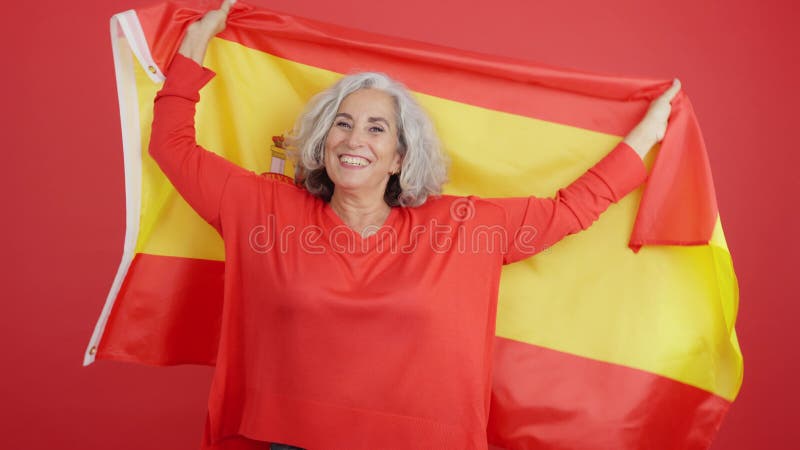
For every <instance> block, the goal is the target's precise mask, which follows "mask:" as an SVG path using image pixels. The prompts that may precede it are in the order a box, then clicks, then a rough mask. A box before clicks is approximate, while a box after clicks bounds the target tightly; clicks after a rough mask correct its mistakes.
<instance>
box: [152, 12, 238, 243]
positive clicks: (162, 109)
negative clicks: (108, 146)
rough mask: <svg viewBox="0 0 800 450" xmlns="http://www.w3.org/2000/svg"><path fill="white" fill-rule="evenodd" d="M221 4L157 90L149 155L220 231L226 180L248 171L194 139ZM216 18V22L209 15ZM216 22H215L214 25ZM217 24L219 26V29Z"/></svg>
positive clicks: (196, 27)
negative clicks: (210, 43)
mask: <svg viewBox="0 0 800 450" xmlns="http://www.w3.org/2000/svg"><path fill="white" fill-rule="evenodd" d="M229 7H230V6H229V5H228V3H227V1H226V2H225V3H224V4H223V8H224V9H223V8H221V9H220V10H215V11H212V12H210V13H207V14H206V15H205V16H204V17H203V19H201V20H200V21H198V22H195V23H193V24H192V25H191V26H189V29H188V30H187V33H186V36H185V38H184V40H183V42H182V43H181V47H180V50H179V53H178V54H177V55H175V58H174V59H173V61H172V63H171V64H170V66H169V68H168V69H167V71H166V77H167V80H166V82H165V83H164V87H163V88H162V89H161V90H160V91H159V92H158V94H157V95H156V98H155V103H154V108H153V125H152V133H151V136H150V148H149V151H150V155H151V156H152V157H153V159H154V160H155V161H156V162H157V163H158V165H159V166H160V167H161V170H163V171H164V173H165V174H166V176H167V178H169V180H170V181H171V182H172V184H173V185H174V186H175V188H176V189H177V190H178V192H179V193H180V194H181V195H182V196H183V198H184V199H186V201H187V202H188V203H189V205H190V206H191V207H192V208H193V209H194V210H195V211H197V213H198V214H200V216H201V217H203V219H205V220H206V221H207V222H208V223H210V224H211V225H212V226H214V227H215V228H216V229H217V231H220V219H219V209H220V203H221V201H222V197H223V193H224V190H225V186H226V184H227V182H228V179H229V178H230V177H231V176H232V175H235V174H250V172H248V171H246V170H245V169H243V168H241V167H239V166H237V165H235V164H233V163H231V162H230V161H227V160H226V159H224V158H222V157H221V156H219V155H217V154H215V153H212V152H210V151H208V150H206V149H204V148H202V147H200V146H199V145H197V141H196V139H195V128H194V115H195V106H196V104H197V102H198V101H199V100H200V94H199V91H200V88H202V87H203V86H204V85H205V84H206V83H208V82H209V81H210V80H211V79H212V78H213V77H214V72H212V71H211V70H209V69H206V68H203V67H202V61H203V57H204V55H205V50H206V47H207V45H208V41H209V40H210V39H211V37H213V36H214V35H215V34H216V33H217V32H218V31H219V30H220V29H221V28H219V26H220V25H219V21H220V20H221V24H222V25H221V26H222V27H223V28H224V23H225V22H224V21H225V18H226V17H227V8H229ZM209 17H210V18H211V19H214V20H213V22H210V21H207V18H209ZM212 25H213V26H212ZM218 28H219V29H218Z"/></svg>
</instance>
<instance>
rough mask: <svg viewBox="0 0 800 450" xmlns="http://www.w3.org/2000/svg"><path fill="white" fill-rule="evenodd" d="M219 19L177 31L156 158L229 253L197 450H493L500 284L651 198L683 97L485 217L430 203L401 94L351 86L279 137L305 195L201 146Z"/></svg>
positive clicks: (332, 93)
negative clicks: (653, 173)
mask: <svg viewBox="0 0 800 450" xmlns="http://www.w3.org/2000/svg"><path fill="white" fill-rule="evenodd" d="M229 9H230V3H229V2H228V1H226V2H224V3H223V5H222V7H221V8H220V9H219V10H215V11H211V12H209V13H207V14H206V15H205V16H204V17H203V18H202V19H201V20H199V21H198V22H195V23H193V24H192V25H191V26H190V27H189V28H188V30H187V33H186V35H185V37H184V40H183V42H182V43H181V46H180V48H179V52H178V55H176V57H175V59H174V60H173V62H172V64H171V65H170V67H169V69H168V70H167V81H166V83H165V84H164V87H163V88H162V90H161V91H160V92H159V93H158V95H157V96H156V100H155V107H154V118H153V126H152V136H151V142H150V153H151V155H152V156H153V158H154V159H155V160H156V161H157V162H158V164H159V165H160V166H161V168H162V170H163V171H164V172H165V174H166V175H167V176H168V177H169V179H170V180H171V181H172V183H173V185H175V187H176V189H178V191H179V192H180V193H181V195H183V196H184V198H185V199H186V200H187V202H188V203H189V204H190V205H191V206H192V207H193V208H194V209H195V210H196V211H197V212H198V213H199V214H200V215H201V216H202V217H203V218H204V219H205V220H206V221H208V222H209V223H210V224H211V225H212V226H214V227H215V228H216V229H217V231H218V232H219V233H220V234H221V235H222V237H223V240H224V243H225V254H226V268H225V298H224V310H223V317H222V329H221V338H220V345H219V351H218V359H217V364H216V372H215V375H214V380H213V383H212V388H211V393H210V397H209V414H208V416H207V422H206V428H205V432H204V436H203V443H202V445H203V448H213V449H263V448H269V446H270V445H271V444H268V443H276V442H281V443H285V444H286V445H293V446H300V447H302V448H311V449H395V448H397V449H401V448H402V449H406V448H421V449H459V450H462V449H486V448H487V442H486V434H485V433H486V424H487V418H488V413H489V411H488V409H489V398H490V388H491V375H492V372H491V370H492V364H491V361H492V342H493V337H494V331H495V316H496V306H497V293H498V286H499V278H500V270H501V267H502V265H503V264H510V263H513V262H516V261H519V260H521V259H524V258H526V257H529V256H531V255H533V254H535V253H537V252H538V251H541V250H542V249H544V248H547V247H549V246H550V245H552V244H553V243H555V242H557V241H558V240H560V239H561V238H562V237H564V236H566V235H568V234H571V233H575V232H578V231H580V230H581V229H585V228H586V227H588V226H589V225H591V223H592V222H593V221H594V220H596V219H597V217H598V216H599V214H600V213H602V211H604V210H605V209H606V208H607V207H608V205H609V204H610V203H612V202H616V201H618V200H619V199H620V198H622V197H623V196H624V195H626V194H627V193H628V192H630V191H631V190H633V189H634V188H636V187H637V186H638V185H639V184H641V183H642V182H643V181H644V179H645V177H646V171H645V168H644V165H643V164H642V161H641V157H644V155H645V154H646V153H647V151H648V150H649V149H650V148H651V147H652V146H653V145H655V144H656V143H657V142H658V141H659V140H660V139H661V138H662V137H663V135H664V132H665V130H666V124H667V119H668V117H669V114H670V104H669V102H670V100H671V99H672V98H673V97H674V95H675V94H676V93H677V91H678V90H679V88H680V84H679V83H678V81H677V80H676V81H675V83H674V85H673V86H672V87H671V88H670V89H669V90H668V91H667V92H666V93H665V94H664V95H663V96H661V97H660V98H658V99H657V100H655V101H654V102H653V103H652V105H651V107H650V109H649V110H648V112H647V114H646V116H645V117H644V118H643V119H642V121H641V122H640V123H639V124H638V125H637V126H636V127H635V128H634V129H633V130H632V131H631V132H630V134H629V135H628V136H626V137H625V139H624V141H623V142H621V143H620V145H618V146H617V148H615V149H614V150H613V151H612V152H611V153H609V154H608V155H607V156H606V157H605V158H603V159H602V160H601V161H600V162H598V163H597V164H596V165H595V166H594V167H592V168H591V169H590V170H589V171H587V172H586V173H585V174H584V175H583V176H581V177H580V178H579V179H578V180H576V181H575V182H574V183H572V184H571V185H570V186H568V187H567V188H564V189H562V190H560V191H559V192H558V194H557V196H556V197H555V198H552V199H544V198H535V197H529V198H506V199H481V198H476V197H456V196H447V195H439V193H440V191H441V185H442V184H443V182H444V179H445V169H444V158H443V157H442V155H441V153H440V152H439V148H438V144H437V142H436V137H435V134H434V133H433V127H432V126H431V125H430V122H429V120H428V119H427V118H426V117H425V115H424V113H423V112H422V110H421V109H420V108H419V106H418V105H417V104H416V103H415V102H414V101H413V99H412V98H411V96H410V95H409V94H408V93H407V92H406V91H405V90H404V89H402V87H401V86H400V85H398V84H397V83H395V82H393V81H392V80H390V79H388V78H387V77H385V76H382V75H379V74H357V75H353V76H349V77H345V78H343V79H342V80H341V81H339V82H337V83H336V85H334V86H333V87H332V88H330V89H329V90H327V91H325V92H323V93H321V94H319V95H318V96H317V97H315V98H314V99H313V100H312V101H311V103H310V104H309V107H308V109H307V110H306V112H305V113H304V114H303V115H302V116H301V118H300V119H299V120H298V122H297V125H296V127H295V129H294V132H293V135H292V136H291V139H290V142H291V145H292V147H293V148H294V150H296V152H297V165H298V167H299V169H300V170H299V173H300V176H299V177H298V180H297V181H298V182H302V183H298V184H302V185H303V187H300V186H296V185H293V184H290V183H283V182H280V181H276V180H274V179H269V178H265V177H261V176H258V175H256V174H253V173H251V172H248V171H246V170H244V169H242V168H240V167H237V166H235V165H233V164H231V163H229V162H228V161H226V160H224V159H223V158H220V157H219V156H217V155H215V154H213V153H211V152H208V151H206V150H204V149H202V148H201V147H199V146H197V144H196V141H195V134H194V125H193V116H194V111H195V104H196V103H197V102H198V101H199V94H198V92H199V90H200V88H201V87H202V86H203V85H204V84H205V83H207V82H208V81H209V80H210V79H211V78H212V77H213V76H214V74H213V72H211V71H210V70H208V69H205V68H203V67H202V62H203V57H204V55H205V50H206V47H207V44H208V42H209V40H210V39H211V37H213V36H214V35H215V34H216V33H218V32H219V31H221V30H222V29H223V28H224V27H225V20H226V18H227V14H228V11H229ZM277 445H278V444H275V447H273V448H280V447H277Z"/></svg>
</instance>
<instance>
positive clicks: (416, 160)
mask: <svg viewBox="0 0 800 450" xmlns="http://www.w3.org/2000/svg"><path fill="white" fill-rule="evenodd" d="M359 89H379V90H381V91H383V92H386V93H387V94H389V95H390V96H391V97H392V98H393V99H394V102H395V110H396V111H397V117H396V122H397V134H398V136H397V138H398V143H399V144H398V148H397V151H398V152H399V153H400V156H401V157H402V159H403V162H402V165H401V167H400V172H399V173H398V174H394V175H391V176H390V178H389V182H388V184H387V185H386V192H385V194H384V200H385V201H386V203H387V204H388V205H389V206H419V205H422V204H423V203H425V200H427V198H428V196H429V195H439V194H441V192H442V185H443V184H444V183H445V182H446V181H447V164H448V161H447V157H446V156H445V155H444V153H443V152H442V150H441V148H440V144H439V139H438V137H437V136H436V131H435V130H434V127H433V123H432V122H431V120H430V118H429V117H428V115H427V114H426V113H425V111H424V110H423V109H422V107H421V106H420V105H419V104H418V103H417V101H416V100H414V98H413V97H412V96H411V94H410V93H409V91H408V89H406V87H405V86H403V85H402V84H401V83H399V82H397V81H395V80H393V79H391V78H389V77H388V76H387V75H385V74H382V73H376V72H362V73H357V74H353V75H348V76H346V77H344V78H342V79H340V80H339V81H338V82H336V83H335V84H334V85H333V86H331V87H330V88H328V89H326V90H324V91H322V92H320V93H319V94H317V95H316V96H314V98H312V99H311V101H309V103H308V106H306V109H305V111H304V112H303V114H302V115H301V116H300V117H299V118H298V119H297V122H295V125H294V129H293V130H292V132H291V133H290V134H289V136H288V139H287V141H288V144H289V149H290V150H291V152H290V154H291V155H292V157H293V159H294V163H295V169H296V172H295V182H296V183H298V184H303V185H304V186H305V188H306V189H307V190H308V191H309V192H310V193H311V194H313V195H316V196H317V197H320V198H322V199H323V200H325V201H330V199H331V196H332V195H333V188H334V186H333V182H332V181H331V179H330V178H329V177H328V174H327V172H326V170H325V165H324V160H323V151H324V149H325V139H326V138H327V136H328V131H329V129H330V127H331V126H332V124H333V121H334V118H335V116H336V113H337V112H338V110H339V105H340V104H341V103H342V100H344V98H345V97H347V96H348V95H350V94H352V93H353V92H355V91H357V90H359Z"/></svg>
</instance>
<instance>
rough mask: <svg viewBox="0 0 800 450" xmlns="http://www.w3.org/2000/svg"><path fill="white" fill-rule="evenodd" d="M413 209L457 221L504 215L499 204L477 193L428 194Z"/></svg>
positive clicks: (494, 217)
mask: <svg viewBox="0 0 800 450" xmlns="http://www.w3.org/2000/svg"><path fill="white" fill-rule="evenodd" d="M415 209H417V211H418V212H419V213H420V214H423V215H433V216H441V215H446V216H448V217H449V218H450V219H453V220H456V221H459V222H463V221H467V220H472V219H477V220H479V221H480V222H496V221H498V220H502V219H503V217H504V216H505V211H504V209H503V207H502V206H501V205H498V204H497V203H495V202H492V200H491V199H486V198H482V197H480V196H477V195H453V194H441V195H437V196H430V197H428V198H427V200H426V201H425V203H423V204H422V205H420V206H417V207H415Z"/></svg>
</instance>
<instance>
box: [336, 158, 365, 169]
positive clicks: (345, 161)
mask: <svg viewBox="0 0 800 450" xmlns="http://www.w3.org/2000/svg"><path fill="white" fill-rule="evenodd" d="M339 162H341V163H342V165H344V166H350V167H364V166H368V165H369V161H368V160H367V159H366V158H362V157H360V156H352V155H342V156H340V157H339Z"/></svg>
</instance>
